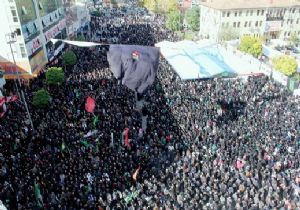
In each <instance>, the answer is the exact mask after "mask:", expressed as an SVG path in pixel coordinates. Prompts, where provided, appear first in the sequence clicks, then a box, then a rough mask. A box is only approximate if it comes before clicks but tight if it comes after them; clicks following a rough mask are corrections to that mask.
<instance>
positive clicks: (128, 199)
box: [124, 194, 132, 204]
mask: <svg viewBox="0 0 300 210" xmlns="http://www.w3.org/2000/svg"><path fill="white" fill-rule="evenodd" d="M124 201H125V203H126V204H128V203H130V202H131V201H132V195H131V194H129V195H128V196H126V197H125V198H124Z"/></svg>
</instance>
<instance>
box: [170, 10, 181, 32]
mask: <svg viewBox="0 0 300 210" xmlns="http://www.w3.org/2000/svg"><path fill="white" fill-rule="evenodd" d="M181 26H182V18H181V14H180V12H179V11H178V10H177V11H172V12H170V13H168V15H167V27H168V28H169V29H171V30H173V31H178V30H180V29H181Z"/></svg>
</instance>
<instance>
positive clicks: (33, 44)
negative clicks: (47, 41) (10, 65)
mask: <svg viewBox="0 0 300 210" xmlns="http://www.w3.org/2000/svg"><path fill="white" fill-rule="evenodd" d="M41 46H42V42H41V40H40V37H36V38H34V39H33V40H31V41H30V42H27V43H26V49H27V53H28V56H30V55H32V54H33V53H34V52H35V51H36V50H37V49H39V48H40V47H41Z"/></svg>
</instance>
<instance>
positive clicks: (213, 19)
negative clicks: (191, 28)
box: [199, 0, 300, 40]
mask: <svg viewBox="0 0 300 210" xmlns="http://www.w3.org/2000/svg"><path fill="white" fill-rule="evenodd" d="M199 4H200V32H199V35H202V36H204V37H209V38H211V39H213V40H219V39H220V33H221V32H222V31H224V30H229V29H230V30H231V31H235V32H236V33H237V34H238V35H239V36H242V35H253V36H266V37H267V38H272V39H285V38H288V37H289V36H291V35H292V34H294V33H295V34H297V35H300V0H256V1H253V0H202V1H200V2H199Z"/></svg>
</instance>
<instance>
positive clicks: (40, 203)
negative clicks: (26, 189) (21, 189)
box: [34, 180, 44, 208]
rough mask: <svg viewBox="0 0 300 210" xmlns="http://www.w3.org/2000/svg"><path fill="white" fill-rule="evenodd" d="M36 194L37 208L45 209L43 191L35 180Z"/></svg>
mask: <svg viewBox="0 0 300 210" xmlns="http://www.w3.org/2000/svg"><path fill="white" fill-rule="evenodd" d="M34 194H35V199H36V202H37V206H38V207H39V208H44V205H43V199H42V195H41V190H40V188H39V186H38V184H37V183H36V181H35V180H34Z"/></svg>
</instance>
